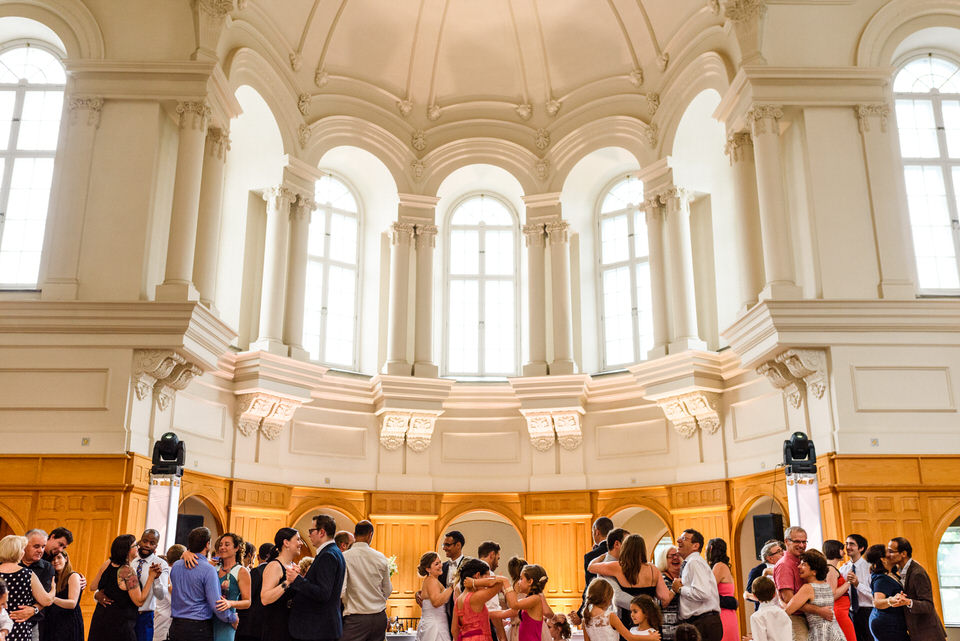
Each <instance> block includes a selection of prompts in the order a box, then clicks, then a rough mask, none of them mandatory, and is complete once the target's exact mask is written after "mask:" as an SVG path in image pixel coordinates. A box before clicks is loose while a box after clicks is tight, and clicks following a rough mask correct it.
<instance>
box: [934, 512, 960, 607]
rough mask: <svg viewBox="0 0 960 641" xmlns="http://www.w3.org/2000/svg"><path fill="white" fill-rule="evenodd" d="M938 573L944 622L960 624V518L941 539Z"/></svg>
mask: <svg viewBox="0 0 960 641" xmlns="http://www.w3.org/2000/svg"><path fill="white" fill-rule="evenodd" d="M937 575H938V576H939V577H940V605H941V606H943V622H944V623H945V624H947V625H960V519H956V520H955V521H954V522H953V523H951V524H950V527H948V528H947V531H946V532H944V533H943V537H942V538H941V539H940V545H939V547H937Z"/></svg>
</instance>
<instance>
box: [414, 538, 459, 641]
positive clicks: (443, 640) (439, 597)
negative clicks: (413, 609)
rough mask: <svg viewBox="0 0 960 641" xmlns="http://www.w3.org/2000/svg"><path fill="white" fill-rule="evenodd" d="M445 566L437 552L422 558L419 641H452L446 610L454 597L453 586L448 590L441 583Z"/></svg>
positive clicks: (420, 569) (419, 572)
mask: <svg viewBox="0 0 960 641" xmlns="http://www.w3.org/2000/svg"><path fill="white" fill-rule="evenodd" d="M442 572H443V564H442V563H441V562H440V555H439V554H437V553H436V552H427V553H426V554H424V555H423V556H421V557H420V565H418V566H417V574H419V575H420V576H422V577H423V584H422V585H421V586H420V597H421V598H422V599H423V605H421V606H420V607H421V609H422V610H423V611H422V613H421V616H420V625H418V626H417V641H450V624H449V623H448V622H447V612H446V610H445V608H444V606H445V605H446V603H447V601H449V600H450V597H451V595H453V585H449V586H447V587H446V588H445V587H443V585H442V584H441V583H440V574H441V573H442Z"/></svg>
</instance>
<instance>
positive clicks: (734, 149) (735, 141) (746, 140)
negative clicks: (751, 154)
mask: <svg viewBox="0 0 960 641" xmlns="http://www.w3.org/2000/svg"><path fill="white" fill-rule="evenodd" d="M747 147H750V148H751V149H752V148H753V137H752V136H751V135H750V132H749V131H738V132H737V133H733V134H730V135H729V136H727V144H725V145H724V146H723V153H725V154H727V155H728V156H729V157H730V164H731V165H732V164H733V163H735V162H740V161H741V160H747V158H748V155H747V153H748V150H747Z"/></svg>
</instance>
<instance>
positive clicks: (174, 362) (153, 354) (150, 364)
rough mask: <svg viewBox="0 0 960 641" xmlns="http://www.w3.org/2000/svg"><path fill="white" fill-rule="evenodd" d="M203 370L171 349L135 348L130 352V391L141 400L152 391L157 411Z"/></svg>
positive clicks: (163, 407) (166, 406) (165, 407)
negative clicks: (131, 372)
mask: <svg viewBox="0 0 960 641" xmlns="http://www.w3.org/2000/svg"><path fill="white" fill-rule="evenodd" d="M202 374H203V370H201V369H200V368H199V367H197V366H196V365H194V364H193V363H191V362H190V361H188V360H187V359H186V358H184V357H183V356H182V355H180V354H178V353H177V352H174V351H173V350H161V349H138V350H134V353H133V381H134V393H135V394H136V396H137V399H138V400H141V401H142V400H143V399H145V398H146V397H147V395H148V394H150V393H151V391H152V392H153V398H154V400H155V401H156V402H157V405H158V406H159V407H160V410H161V411H165V410H166V409H167V408H168V407H169V406H170V402H171V401H172V400H173V396H174V395H175V394H176V393H177V392H178V391H180V390H182V389H185V388H186V387H187V385H189V384H190V382H191V381H192V380H193V379H194V378H196V377H197V376H200V375H202Z"/></svg>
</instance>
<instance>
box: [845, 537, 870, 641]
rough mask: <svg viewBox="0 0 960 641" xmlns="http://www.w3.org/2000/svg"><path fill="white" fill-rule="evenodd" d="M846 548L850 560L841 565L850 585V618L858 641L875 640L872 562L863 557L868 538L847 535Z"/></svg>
mask: <svg viewBox="0 0 960 641" xmlns="http://www.w3.org/2000/svg"><path fill="white" fill-rule="evenodd" d="M844 548H845V549H846V552H847V558H849V559H850V560H849V561H848V562H847V563H844V564H843V565H841V566H840V574H842V575H843V577H844V578H845V579H846V580H847V584H848V585H849V586H850V620H851V621H853V629H854V631H855V632H856V633H857V641H873V634H871V633H870V624H869V619H870V613H871V612H872V611H873V589H872V588H871V587H870V564H869V563H867V560H866V559H865V558H863V553H864V552H866V551H867V539H866V538H865V537H863V536H861V535H859V534H851V535H849V536H847V540H846V543H845V544H844Z"/></svg>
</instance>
